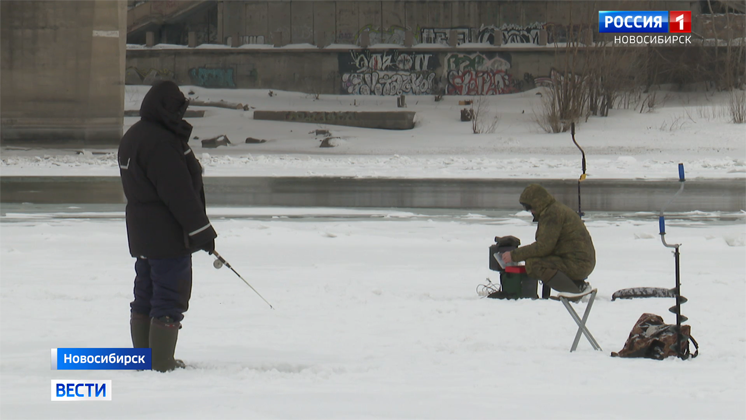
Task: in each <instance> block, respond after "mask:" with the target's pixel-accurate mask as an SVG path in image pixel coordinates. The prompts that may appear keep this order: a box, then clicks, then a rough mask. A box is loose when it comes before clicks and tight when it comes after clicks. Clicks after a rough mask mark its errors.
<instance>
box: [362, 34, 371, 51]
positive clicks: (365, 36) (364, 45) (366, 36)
mask: <svg viewBox="0 0 746 420" xmlns="http://www.w3.org/2000/svg"><path fill="white" fill-rule="evenodd" d="M360 47H361V48H368V47H370V32H368V31H363V33H361V34H360Z"/></svg>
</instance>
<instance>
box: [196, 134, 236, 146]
mask: <svg viewBox="0 0 746 420" xmlns="http://www.w3.org/2000/svg"><path fill="white" fill-rule="evenodd" d="M229 144H231V141H230V140H228V137H227V136H226V135H225V134H221V135H219V136H217V137H213V138H210V139H204V140H202V147H203V148H205V149H215V148H217V147H218V146H227V145H229Z"/></svg>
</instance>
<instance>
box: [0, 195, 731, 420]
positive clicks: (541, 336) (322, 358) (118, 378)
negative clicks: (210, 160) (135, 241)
mask: <svg viewBox="0 0 746 420" xmlns="http://www.w3.org/2000/svg"><path fill="white" fill-rule="evenodd" d="M682 199H683V197H682ZM6 209H7V208H6ZM83 210H85V209H72V210H68V209H65V211H62V212H54V213H46V214H44V213H26V212H21V211H15V210H14V211H13V212H11V211H7V212H5V214H4V215H3V216H2V219H0V224H1V226H2V243H1V244H0V260H1V265H0V267H1V268H0V270H1V273H2V296H1V299H2V300H1V301H0V311H1V314H2V317H1V321H2V335H1V336H0V345H1V347H0V351H1V353H2V362H1V364H0V373H1V375H2V376H1V379H2V380H1V383H0V391H1V392H0V395H1V397H0V401H1V402H2V404H1V409H0V416H2V418H3V419H22V418H24V419H25V418H31V419H49V418H56V419H82V418H91V419H92V418H96V419H103V418H107V419H166V418H174V419H198V418H210V419H248V418H257V419H269V418H277V419H292V418H296V419H318V418H325V419H326V418H335V419H336V418H339V419H342V418H344V419H359V418H417V419H420V418H422V419H488V418H489V419H493V418H529V419H539V418H573V419H575V418H579V419H602V418H671V419H673V418H676V419H681V418H688V419H705V418H707V419H715V418H722V419H735V418H744V416H746V403H745V402H744V395H746V366H745V365H744V362H745V358H744V355H745V354H746V329H744V327H743V322H744V319H745V318H746V307H745V306H744V297H745V296H746V285H745V284H744V279H746V265H745V263H744V261H745V259H744V249H745V248H744V243H745V242H746V229H745V226H746V225H745V224H744V222H743V215H734V217H729V218H722V217H718V215H717V214H692V215H683V216H686V218H670V219H669V221H668V229H667V232H668V234H667V240H668V242H675V243H682V244H683V245H682V248H681V250H682V255H681V276H682V291H683V295H684V296H686V297H687V298H688V299H689V302H688V303H686V304H685V305H683V306H682V309H683V310H682V312H683V314H685V315H686V316H688V317H689V321H688V322H687V323H688V324H690V325H691V326H692V332H693V336H694V337H695V338H696V339H697V340H698V342H699V343H700V356H699V357H697V358H696V359H693V360H689V361H681V360H678V359H667V360H663V361H654V360H648V359H618V358H611V357H609V353H610V352H611V351H618V350H620V349H621V348H622V346H623V345H624V342H625V340H626V338H627V335H628V334H629V331H630V330H631V328H632V326H633V324H634V322H635V321H636V320H637V318H638V317H639V316H640V315H641V314H642V313H644V312H652V313H656V314H659V315H662V316H663V317H664V319H665V320H666V321H667V322H669V323H672V322H675V316H674V315H673V314H671V313H669V312H668V308H669V307H670V306H672V304H673V299H636V300H616V301H614V302H612V301H611V294H612V293H613V292H614V291H616V290H618V289H621V288H626V287H634V286H652V287H667V288H668V287H673V285H674V282H675V277H674V259H673V256H672V253H671V251H670V250H669V249H666V248H664V247H663V245H662V244H661V241H660V239H659V236H658V234H657V232H658V230H657V229H658V225H657V220H656V218H655V217H654V216H655V215H650V214H640V215H627V216H633V217H618V216H615V215H613V214H606V215H604V214H588V215H587V216H586V223H587V225H588V228H589V230H590V232H591V234H592V235H593V238H594V241H595V245H596V249H597V252H598V265H597V266H596V269H595V271H594V273H593V274H592V276H591V278H590V280H591V282H592V284H593V285H594V286H595V287H597V288H598V289H599V295H598V298H597V299H596V302H595V305H594V307H593V312H592V314H591V317H590V320H589V321H588V326H589V328H590V330H591V331H592V333H593V334H594V336H595V338H596V339H597V340H598V342H599V343H600V345H601V346H602V347H603V351H602V352H596V351H594V350H592V348H591V346H590V345H589V343H588V342H587V341H586V340H585V338H582V339H581V342H580V345H579V348H578V350H577V351H576V352H574V353H570V352H569V348H570V345H571V344H572V340H573V337H574V335H575V332H576V330H577V327H576V325H575V323H574V322H573V321H572V319H571V318H570V316H569V315H568V313H567V311H566V310H565V308H564V307H563V306H562V304H561V303H560V302H557V301H542V300H537V301H531V300H520V301H499V300H491V299H481V298H479V297H478V296H477V294H476V292H475V287H476V285H477V284H479V283H483V282H484V281H485V280H484V279H485V278H486V277H490V278H492V279H493V281H496V280H497V273H495V272H491V271H489V270H488V268H487V247H488V246H489V244H490V243H491V242H492V238H493V237H494V236H495V235H504V234H514V235H516V236H519V237H521V238H522V239H523V240H524V242H526V241H530V240H531V238H532V237H533V234H534V231H535V225H533V224H532V223H531V220H530V217H529V215H528V213H526V212H520V213H515V214H507V213H506V214H503V215H501V216H494V215H488V214H481V213H475V212H472V213H466V212H451V213H448V214H446V213H437V212H429V213H422V212H419V211H412V212H410V211H405V210H397V211H394V210H374V209H366V210H345V209H277V208H271V209H268V208H261V209H230V208H222V209H221V208H216V209H210V215H211V218H212V220H213V223H214V225H215V227H216V229H217V231H218V232H219V234H220V237H219V238H218V242H217V243H218V250H219V251H220V252H221V254H222V255H223V256H224V257H225V258H226V259H227V260H228V261H229V262H231V264H232V265H233V266H234V267H235V268H236V269H237V270H238V271H239V273H241V274H242V275H243V276H244V277H245V278H246V279H247V280H248V281H249V282H250V283H251V284H252V285H253V286H254V287H255V288H257V289H258V290H259V292H260V293H262V295H263V296H264V297H266V298H267V299H268V300H269V301H270V302H271V303H272V305H274V307H275V310H271V309H270V308H269V307H268V306H267V305H266V304H265V303H264V302H262V301H261V300H260V299H259V298H258V297H257V296H256V295H254V293H253V292H252V291H251V290H250V289H249V288H248V287H246V285H245V284H243V283H242V282H241V280H240V279H238V277H236V276H235V275H234V274H233V273H231V272H230V271H228V270H227V269H225V268H224V269H222V270H215V269H213V267H212V264H211V258H210V257H209V256H208V255H206V254H204V253H198V254H195V257H194V277H195V279H194V290H193V294H192V299H191V306H190V309H189V311H188V312H187V314H186V315H187V316H186V318H185V320H184V328H183V329H182V330H181V333H180V337H179V345H178V348H177V356H178V357H181V358H183V359H184V360H185V361H186V362H187V363H188V365H189V367H188V368H187V369H185V370H179V371H176V372H172V373H168V374H160V373H155V372H150V371H148V372H132V371H52V370H50V367H49V366H50V364H49V363H50V361H49V358H50V350H49V349H50V348H55V347H127V346H129V345H130V341H129V327H128V321H129V320H128V316H129V307H128V303H129V301H130V300H131V289H132V279H133V263H134V260H132V259H131V258H129V256H128V252H127V245H126V237H125V226H124V221H123V219H122V213H121V212H120V211H115V212H101V213H81V214H79V216H82V217H81V218H73V219H70V218H66V216H70V213H69V212H74V211H83ZM584 306H585V305H584V304H583V303H580V304H577V306H576V310H577V311H578V312H579V313H581V314H582V310H583V308H584ZM63 378H65V379H110V380H112V381H113V384H112V385H113V388H112V389H113V400H112V401H111V402H99V403H77V404H76V403H71V404H59V403H55V402H51V401H50V400H49V386H50V380H51V379H63Z"/></svg>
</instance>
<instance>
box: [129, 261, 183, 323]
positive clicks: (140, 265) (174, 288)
mask: <svg viewBox="0 0 746 420" xmlns="http://www.w3.org/2000/svg"><path fill="white" fill-rule="evenodd" d="M135 273H136V274H137V276H136V277H135V288H134V295H135V300H133V301H132V303H130V308H131V309H132V312H134V313H139V314H144V315H149V316H150V317H151V318H161V317H164V316H170V317H171V318H173V319H174V320H175V321H179V322H180V321H181V320H182V319H184V312H186V311H187V309H189V298H190V297H191V296H192V256H191V255H188V256H186V257H178V258H158V259H155V258H147V259H146V258H138V259H137V261H136V262H135Z"/></svg>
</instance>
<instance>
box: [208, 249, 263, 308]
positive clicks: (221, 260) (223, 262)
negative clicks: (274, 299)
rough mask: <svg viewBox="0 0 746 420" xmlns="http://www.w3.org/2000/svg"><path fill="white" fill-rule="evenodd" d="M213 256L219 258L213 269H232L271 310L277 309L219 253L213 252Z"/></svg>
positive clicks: (213, 264)
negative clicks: (223, 267)
mask: <svg viewBox="0 0 746 420" xmlns="http://www.w3.org/2000/svg"><path fill="white" fill-rule="evenodd" d="M212 255H214V256H215V258H217V259H216V260H215V261H214V262H213V263H212V266H213V267H215V268H220V267H222V266H226V267H228V268H230V269H231V271H233V272H234V273H236V275H237V276H238V278H239V279H241V280H243V282H244V283H246V285H247V286H249V287H251V290H253V291H254V293H256V295H257V296H259V297H260V298H262V300H263V301H264V302H266V303H267V305H269V307H270V308H272V309H275V308H274V307H273V306H272V304H271V303H269V302H267V299H265V298H264V296H262V295H261V294H260V293H259V292H257V290H256V289H254V286H252V285H250V284H249V282H248V281H246V279H244V278H243V277H241V275H240V274H238V271H236V270H234V269H233V267H231V265H230V264H228V261H226V260H225V259H224V258H223V257H221V256H220V254H218V253H217V251H213V252H212Z"/></svg>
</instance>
